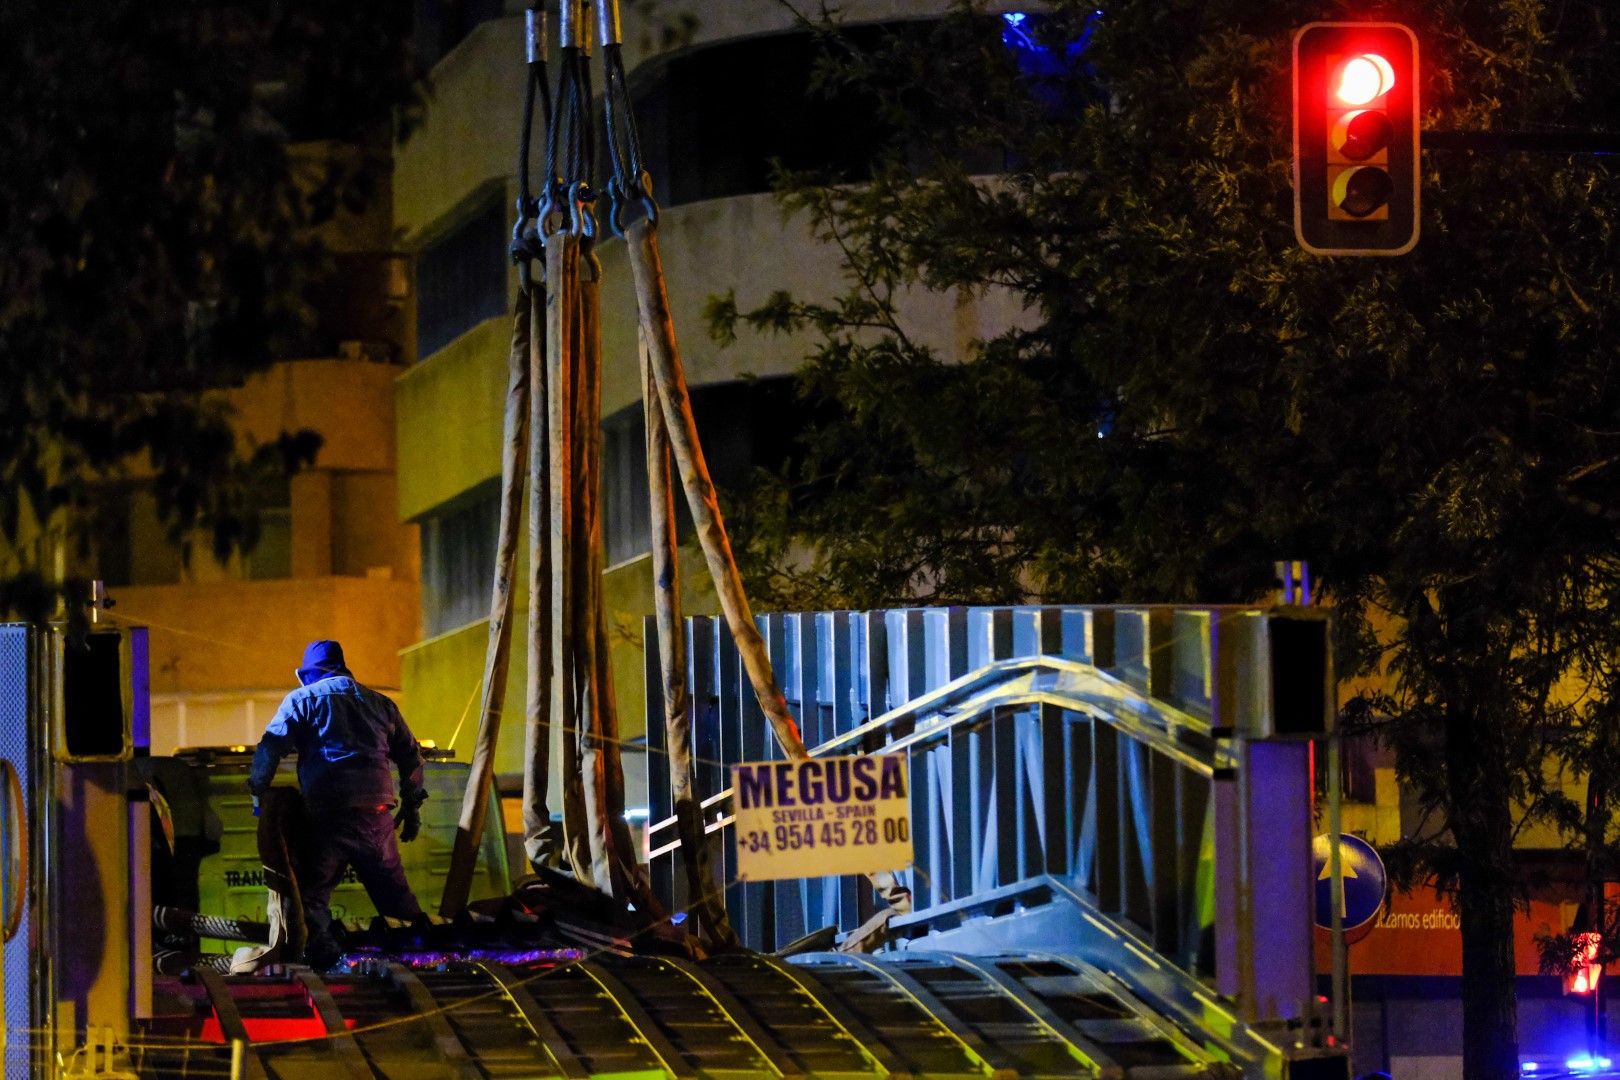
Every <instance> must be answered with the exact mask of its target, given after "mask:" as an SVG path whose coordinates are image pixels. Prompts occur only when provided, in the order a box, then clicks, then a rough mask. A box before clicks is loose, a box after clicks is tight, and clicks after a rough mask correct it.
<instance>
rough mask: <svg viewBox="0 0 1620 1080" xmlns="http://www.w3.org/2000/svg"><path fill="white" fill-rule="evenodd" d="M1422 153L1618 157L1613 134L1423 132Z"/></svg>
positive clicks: (1619, 140)
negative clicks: (1461, 151) (1427, 151)
mask: <svg viewBox="0 0 1620 1080" xmlns="http://www.w3.org/2000/svg"><path fill="white" fill-rule="evenodd" d="M1422 146H1423V149H1425V150H1475V151H1478V152H1480V153H1485V154H1515V153H1531V154H1620V132H1615V131H1425V132H1423V134H1422Z"/></svg>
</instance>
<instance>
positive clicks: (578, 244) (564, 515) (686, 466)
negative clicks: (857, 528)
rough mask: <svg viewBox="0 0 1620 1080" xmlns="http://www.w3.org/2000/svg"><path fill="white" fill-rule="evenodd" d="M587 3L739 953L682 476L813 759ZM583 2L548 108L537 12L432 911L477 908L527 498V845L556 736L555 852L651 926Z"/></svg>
mask: <svg viewBox="0 0 1620 1080" xmlns="http://www.w3.org/2000/svg"><path fill="white" fill-rule="evenodd" d="M594 2H595V6H596V15H597V24H598V31H599V40H600V42H601V45H602V53H603V67H604V71H605V77H606V86H605V88H604V95H603V97H604V126H603V131H604V132H605V134H606V141H607V150H608V154H607V157H608V160H609V161H610V162H611V165H612V176H611V177H610V178H609V179H608V181H607V183H606V184H605V187H604V191H605V195H606V200H605V209H606V214H605V218H606V221H607V223H608V224H609V225H610V226H611V227H612V229H613V231H614V232H615V233H616V234H618V235H620V236H622V237H623V238H624V240H625V245H626V248H627V252H628V255H629V260H630V267H631V273H632V276H633V278H634V285H635V292H636V304H637V311H638V316H639V319H638V325H639V331H640V332H639V337H640V359H641V373H642V388H643V407H644V410H645V417H646V434H647V445H646V452H647V474H648V497H649V501H650V503H651V518H652V540H653V553H652V554H653V574H654V597H655V620H654V621H655V624H656V627H657V633H658V643H659V657H660V671H659V679H660V683H661V685H662V689H663V700H664V706H665V708H664V717H663V721H664V724H665V730H666V744H667V746H668V748H669V754H670V778H671V787H672V794H673V795H674V799H675V808H676V818H677V829H678V833H679V835H680V849H681V856H682V860H683V863H684V865H685V871H686V881H687V886H688V892H689V894H690V895H691V897H692V898H693V904H694V910H695V913H696V914H697V915H698V925H699V927H700V929H701V932H702V935H703V941H704V944H705V945H706V946H708V947H709V948H728V947H733V946H734V945H735V943H736V935H735V933H734V932H733V931H732V928H731V926H730V924H729V922H728V920H727V918H726V912H725V905H724V901H723V893H722V891H721V889H720V887H719V883H718V882H717V881H716V879H715V875H714V866H713V857H712V852H711V846H710V843H709V840H708V837H707V826H708V823H707V822H706V821H705V819H704V814H703V810H702V801H703V793H702V791H701V790H700V789H699V786H698V783H697V775H696V769H695V767H694V762H693V757H692V751H693V735H692V726H691V725H692V719H691V716H692V710H691V702H690V698H689V696H688V693H687V687H686V678H685V675H686V672H685V666H686V665H685V649H684V646H685V641H684V633H683V627H682V620H681V609H680V573H679V561H678V554H677V549H676V526H675V503H674V474H675V472H677V471H678V473H679V476H680V482H681V487H682V490H683V491H684V492H685V496H686V502H687V506H688V508H689V509H690V511H691V515H692V520H693V523H694V525H695V526H696V532H697V537H698V541H699V544H700V546H701V548H702V550H703V556H704V560H705V562H706V563H707V565H708V570H709V574H710V576H711V577H712V578H713V580H714V585H715V592H716V594H717V596H718V597H719V601H720V607H721V610H722V612H723V613H724V616H725V620H726V624H727V626H728V628H729V629H730V631H731V635H732V638H733V640H734V641H735V642H736V645H737V649H738V652H739V654H740V655H741V658H742V661H743V666H744V668H745V669H746V670H747V672H748V676H749V681H750V682H751V683H752V684H753V688H754V694H755V697H756V698H757V699H758V701H759V705H760V708H761V710H762V711H763V712H764V714H765V716H766V718H767V719H768V720H769V721H770V724H771V728H772V731H773V732H774V734H775V736H776V740H777V742H778V744H779V745H780V746H781V748H782V751H783V753H784V754H785V755H786V756H787V757H788V758H789V759H790V760H794V761H799V760H804V759H805V758H807V757H808V756H809V754H808V751H807V750H806V749H805V746H804V742H803V740H802V739H801V738H800V736H799V729H798V725H797V723H796V722H795V720H794V718H793V714H792V712H791V711H790V710H789V708H788V705H787V701H786V698H785V697H784V696H783V693H782V690H781V687H780V686H779V685H778V684H777V681H776V677H775V674H774V672H773V670H772V667H771V661H770V656H769V653H768V652H767V650H766V647H765V642H764V640H763V638H762V637H761V636H760V633H759V630H758V628H757V627H756V626H755V624H754V617H753V612H752V610H751V608H750V606H749V603H748V597H747V595H746V594H745V593H744V591H743V585H742V578H741V575H740V574H739V572H738V569H737V564H736V559H735V558H734V556H733V554H732V550H731V543H730V540H729V538H728V537H727V535H726V528H725V522H724V520H723V518H722V516H721V513H720V506H719V501H718V498H717V495H716V492H715V487H714V483H713V480H712V478H711V476H710V474H709V469H708V464H707V462H706V460H705V458H704V455H703V447H702V444H701V442H700V441H699V438H698V432H697V424H696V421H695V419H694V417H693V414H692V406H691V401H690V398H689V394H688V390H687V383H686V376H685V372H684V370H683V368H682V364H681V357H680V351H679V347H678V345H677V343H676V340H675V330H674V323H673V321H672V319H671V317H670V310H669V297H668V293H667V290H666V287H665V281H664V270H663V262H662V258H661V255H660V252H659V248H658V207H657V204H656V202H655V201H654V199H653V196H652V186H651V180H650V178H649V177H648V175H647V172H646V170H645V168H644V167H643V163H642V157H641V148H640V140H639V137H638V135H637V132H636V126H635V120H634V117H633V115H632V112H631V108H630V99H629V93H628V88H627V81H626V78H625V71H624V61H623V56H622V45H621V35H620V31H619V11H618V3H617V0H594ZM587 3H588V0H561V20H560V24H559V26H560V33H559V46H560V66H561V71H560V73H559V77H558V94H557V101H556V107H555V109H553V108H552V101H551V98H550V95H549V92H548V87H547V84H546V80H545V51H546V43H545V39H544V38H545V19H544V16H543V14H542V13H541V12H540V11H539V10H532V11H530V12H529V17H528V68H529V83H528V90H527V93H526V103H525V107H524V127H523V133H522V138H521V150H520V155H519V166H518V173H519V187H520V194H519V201H518V225H517V228H516V229H515V230H514V237H513V246H512V254H513V258H514V259H515V260H516V261H517V263H518V266H519V275H520V281H521V284H522V286H523V295H522V297H521V298H520V300H519V303H518V307H517V312H516V313H515V316H514V322H513V342H512V350H511V354H510V361H509V372H508V389H507V400H506V414H505V428H504V432H505V439H504V442H503V454H502V463H501V465H502V468H501V475H502V490H501V516H500V526H499V536H498V538H497V556H496V565H495V579H494V584H493V589H492V595H491V603H490V626H489V640H488V645H487V649H486V657H485V665H484V684H483V694H482V709H481V710H480V715H479V728H478V738H477V742H476V744H475V746H474V751H473V767H472V773H471V775H470V776H469V778H468V786H467V792H466V796H465V798H464V800H463V804H462V814H461V821H460V826H459V828H458V830H457V834H456V847H455V851H454V852H453V854H452V858H451V868H450V873H449V875H448V876H447V878H446V881H445V890H444V897H443V899H442V901H441V904H440V910H441V913H443V914H446V915H450V914H455V913H456V912H459V911H460V910H461V909H462V908H463V907H464V906H465V905H466V901H467V896H468V893H469V889H470V884H471V877H472V869H473V866H474V863H475V859H476V853H477V850H478V846H479V842H480V839H481V837H482V833H483V829H484V825H485V818H486V812H487V806H488V802H489V791H490V787H491V782H492V776H493V762H494V750H495V745H496V741H497V737H498V734H499V728H500V719H501V702H502V698H503V697H504V693H505V689H506V673H507V668H508V660H509V656H510V643H511V628H510V622H511V615H512V610H513V601H512V577H513V575H514V573H515V569H516V551H517V536H518V531H519V524H518V518H519V514H520V511H521V505H522V493H523V489H524V487H525V486H526V487H527V488H528V491H529V516H528V537H529V545H530V546H529V582H528V585H529V597H530V602H529V619H528V627H527V629H528V649H527V653H526V657H527V660H528V663H527V669H528V681H527V686H526V691H527V693H526V710H525V714H526V715H525V719H526V721H527V723H526V727H525V755H524V788H523V790H524V800H523V801H524V812H523V820H524V852H525V855H526V856H527V857H528V859H529V861H530V862H531V863H532V864H534V865H536V866H540V865H544V864H546V863H549V862H551V861H553V859H555V858H556V857H557V855H558V852H557V850H556V847H555V844H554V838H553V837H552V835H551V827H550V826H551V820H550V819H551V814H550V810H549V807H548V802H547V778H548V770H549V767H550V746H551V739H552V737H553V733H554V731H555V732H557V733H560V741H561V746H562V759H561V774H562V781H563V790H562V793H561V796H562V811H563V830H562V837H561V844H560V848H561V850H560V855H561V857H562V858H563V859H565V860H566V861H567V863H568V865H569V866H570V867H571V868H572V869H573V871H574V875H575V877H576V879H577V880H579V881H581V882H584V883H589V884H590V885H592V886H593V887H594V888H596V889H597V890H600V891H601V892H604V893H607V894H610V895H612V896H614V897H616V898H618V899H620V900H623V901H629V902H631V903H633V904H634V905H635V907H636V909H637V911H638V912H640V913H642V914H643V915H644V916H646V917H652V918H656V917H659V915H658V913H659V906H658V903H657V901H656V899H655V898H654V896H653V893H652V890H651V886H650V884H649V882H648V881H647V879H646V877H645V875H644V874H643V873H642V869H641V866H640V864H639V863H638V862H637V860H636V858H635V847H634V844H633V841H632V840H631V838H630V832H629V828H628V826H627V825H626V823H625V820H624V775H623V767H622V762H621V757H620V742H619V727H618V713H617V708H616V703H615V701H614V697H613V680H612V673H611V670H610V656H609V640H608V632H607V615H606V611H605V608H604V606H603V602H602V601H603V597H602V575H603V554H602V552H603V548H602V536H601V507H600V502H601V460H602V434H601V312H600V263H599V262H598V260H597V258H596V255H595V251H594V248H595V244H596V240H597V232H598V225H597V221H596V217H595V211H594V207H595V204H596V202H597V195H596V193H595V192H594V191H593V190H592V187H591V177H590V171H591V166H592V162H593V161H594V159H595V154H594V147H593V146H592V123H591V118H590V115H589V109H590V104H591V101H592V95H591V86H590V66H589V41H588V34H587V32H586V27H585V21H586V18H585V17H586V11H587ZM537 99H538V101H539V102H540V112H541V114H542V126H543V127H544V130H545V131H546V176H545V181H544V184H543V189H542V190H541V191H540V192H539V194H538V196H537V197H536V196H535V195H533V194H531V191H530V186H529V157H530V135H531V131H532V127H533V122H534V113H535V108H536V101H537ZM636 206H639V207H640V209H641V214H640V216H639V217H637V218H636V220H635V221H634V222H633V223H631V224H629V225H626V224H625V219H626V216H627V214H628V212H629V211H631V210H632V209H633V208H634V207H636ZM535 263H541V264H542V265H543V267H544V276H543V280H542V281H534V280H532V277H533V275H532V266H533V264H535ZM672 462H673V468H672ZM873 880H874V883H875V884H876V885H877V886H878V889H879V891H880V892H881V893H882V894H883V896H884V899H885V900H887V901H888V902H889V904H890V906H891V908H892V909H894V910H897V911H899V910H905V909H906V908H908V907H909V894H908V893H907V892H906V890H905V889H904V887H903V886H901V885H900V883H899V881H898V879H897V878H896V877H895V876H894V875H892V874H884V875H874V877H873Z"/></svg>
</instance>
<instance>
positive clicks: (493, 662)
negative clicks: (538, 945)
mask: <svg viewBox="0 0 1620 1080" xmlns="http://www.w3.org/2000/svg"><path fill="white" fill-rule="evenodd" d="M527 61H528V80H527V90H526V92H525V100H524V107H523V131H522V136H521V149H520V151H519V154H518V180H519V194H518V214H517V226H516V227H515V228H514V229H513V232H512V248H511V256H512V260H513V261H514V262H516V263H517V264H518V267H519V275H520V280H521V282H522V285H523V291H522V294H521V295H520V296H519V297H518V302H517V305H516V310H515V311H514V312H513V318H512V347H511V349H510V350H509V352H508V354H507V381H506V407H505V409H504V410H503V418H504V419H503V423H502V439H501V510H500V525H499V528H498V532H497V539H496V552H495V578H494V582H493V584H492V587H491V592H490V603H489V639H488V644H487V646H486V648H485V655H484V674H483V683H482V690H481V701H480V708H479V712H478V734H477V737H476V739H475V740H474V743H473V753H472V769H471V771H470V773H469V775H468V778H467V788H466V790H465V792H463V794H462V801H461V816H460V818H459V819H458V821H457V825H456V839H455V844H454V846H453V847H452V849H451V854H450V868H449V870H448V872H447V873H446V875H445V882H444V892H443V895H442V896H441V898H440V902H439V912H440V914H442V915H455V914H456V913H458V912H460V911H461V909H462V908H463V907H465V906H466V904H467V897H468V895H469V893H470V891H471V887H472V874H473V869H474V865H475V863H476V861H477V855H478V849H479V845H480V842H481V840H482V838H483V833H484V827H485V824H486V819H487V816H488V811H489V795H490V789H491V787H492V786H493V781H494V770H495V747H496V743H497V740H498V738H499V735H500V728H501V712H502V709H503V707H504V704H505V700H506V676H507V670H508V668H509V666H510V658H511V644H512V626H511V621H512V607H513V601H512V579H513V576H514V575H515V574H516V572H517V552H518V524H519V510H520V508H521V506H522V503H523V485H524V473H525V471H526V465H527V464H528V463H527V461H526V459H527V458H528V457H529V451H530V432H529V428H530V411H531V410H530V398H531V368H532V366H533V358H534V357H535V356H537V355H543V354H544V348H545V346H544V340H545V339H544V325H545V324H544V322H543V321H542V320H539V319H537V318H535V315H536V310H537V309H541V308H543V306H544V303H545V299H544V289H543V287H542V286H540V285H539V284H538V283H535V282H533V281H532V280H531V275H530V272H529V263H530V261H531V260H532V259H533V257H534V255H535V251H534V249H533V234H532V232H531V225H532V222H531V220H530V218H529V216H528V215H529V210H530V208H531V206H532V205H533V200H532V199H531V198H530V197H529V147H530V143H529V139H530V132H531V129H532V127H533V122H534V114H535V110H536V105H537V103H538V105H539V110H540V115H541V124H542V126H543V127H546V128H549V126H550V117H551V91H550V88H549V86H548V84H547V80H546V43H545V18H544V14H543V13H542V12H539V11H533V12H530V14H529V20H528V56H527ZM532 607H533V605H532V604H531V609H532ZM532 670H533V669H532V668H531V671H532ZM542 741H544V740H542ZM541 775H542V776H544V769H543V768H542V774H541ZM525 794H527V792H525ZM538 801H539V802H540V804H541V805H543V804H544V801H545V792H544V788H543V787H542V788H541V791H540V793H539V799H538ZM524 803H525V806H528V805H530V803H529V800H528V799H525V800H524Z"/></svg>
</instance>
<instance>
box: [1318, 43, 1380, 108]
mask: <svg viewBox="0 0 1620 1080" xmlns="http://www.w3.org/2000/svg"><path fill="white" fill-rule="evenodd" d="M1333 83H1334V90H1333V92H1334V95H1335V96H1336V97H1337V98H1338V99H1339V101H1340V102H1341V103H1343V104H1345V105H1366V104H1368V103H1370V102H1371V101H1373V100H1374V99H1376V98H1381V97H1383V96H1384V95H1385V94H1387V93H1389V92H1390V91H1391V90H1392V89H1394V88H1395V68H1394V67H1393V66H1392V65H1391V64H1390V62H1389V61H1388V60H1385V59H1384V58H1383V57H1382V56H1379V55H1378V54H1377V53H1362V54H1361V55H1359V56H1352V57H1351V58H1350V59H1348V60H1346V61H1344V62H1343V63H1342V64H1340V65H1339V70H1338V72H1337V73H1336V77H1335V78H1334V80H1333Z"/></svg>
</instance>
